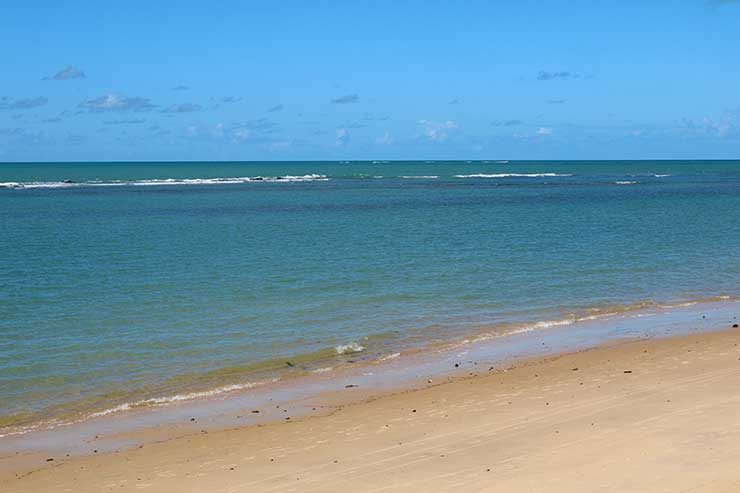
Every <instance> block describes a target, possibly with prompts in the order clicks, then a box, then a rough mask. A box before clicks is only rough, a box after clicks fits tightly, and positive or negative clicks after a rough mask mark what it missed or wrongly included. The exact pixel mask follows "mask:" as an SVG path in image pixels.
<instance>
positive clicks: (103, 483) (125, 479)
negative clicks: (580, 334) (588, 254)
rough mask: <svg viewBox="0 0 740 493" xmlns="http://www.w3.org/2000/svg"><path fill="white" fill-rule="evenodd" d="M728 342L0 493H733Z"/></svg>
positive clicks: (450, 385) (23, 475)
mask: <svg viewBox="0 0 740 493" xmlns="http://www.w3.org/2000/svg"><path fill="white" fill-rule="evenodd" d="M738 344H740V331H738V330H737V329H730V330H727V331H724V332H717V333H704V334H696V335H690V336H682V337H675V338H670V339H655V340H642V341H630V342H622V343H617V344H611V345H609V346H606V347H599V348H595V349H591V350H587V351H582V352H578V353H574V354H566V355H562V356H558V357H554V358H547V359H540V360H534V361H528V362H523V363H521V364H518V365H516V366H515V367H512V368H510V369H507V370H501V371H487V369H485V368H483V369H481V371H479V372H478V373H476V374H474V375H470V376H467V377H457V378H455V379H452V380H451V381H446V382H444V383H440V384H439V385H433V386H431V387H429V388H425V389H422V390H414V391H408V392H402V393H396V394H393V395H387V396H382V397H380V398H375V399H369V400H367V401H365V402H362V403H359V404H353V405H349V406H338V408H337V410H336V411H334V412H333V413H332V414H330V415H325V416H313V417H308V418H304V419H294V420H283V421H282V422H275V423H271V424H267V425H262V426H252V427H246V428H241V429H231V430H224V431H217V432H209V433H200V434H196V435H190V436H183V437H181V438H178V439H174V440H168V441H165V442H162V443H156V444H151V445H146V446H142V447H140V448H133V449H128V450H123V451H120V452H116V453H110V454H101V455H93V456H86V457H76V458H71V459H67V460H65V458H64V457H54V458H53V459H54V460H53V461H48V462H47V459H51V458H52V457H46V458H42V457H39V458H38V461H39V464H38V465H37V466H36V467H35V469H34V470H30V471H12V472H5V473H4V475H3V476H2V481H1V482H0V490H2V491H3V492H31V491H77V492H87V491H90V492H92V491H127V490H149V491H173V492H174V491H178V492H179V491H229V492H241V491H244V492H247V491H249V492H251V491H410V490H415V491H453V490H457V491H528V492H529V491H549V492H552V491H556V492H558V491H563V492H566V491H567V492H572V491H651V492H655V491H692V492H694V491H712V492H714V491H738V489H740V470H738V468H737V464H738V463H739V462H740V419H738V416H740V386H739V385H738V384H739V383H740V346H738ZM434 383H435V384H436V382H434ZM335 397H336V396H332V395H326V396H324V397H323V398H324V399H325V403H326V405H329V406H330V405H331V404H332V402H333V401H334V399H335Z"/></svg>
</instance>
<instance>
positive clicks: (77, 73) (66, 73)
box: [43, 65, 85, 80]
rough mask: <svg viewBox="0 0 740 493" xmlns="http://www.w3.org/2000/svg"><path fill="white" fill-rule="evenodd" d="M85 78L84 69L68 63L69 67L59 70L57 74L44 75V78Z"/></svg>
mask: <svg viewBox="0 0 740 493" xmlns="http://www.w3.org/2000/svg"><path fill="white" fill-rule="evenodd" d="M84 78H85V72H84V71H82V70H80V69H78V68H77V67H73V66H72V65H68V66H67V67H65V68H63V69H62V70H60V71H59V72H57V73H56V74H54V75H50V76H48V77H44V78H43V80H70V79H84Z"/></svg>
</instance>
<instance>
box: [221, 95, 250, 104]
mask: <svg viewBox="0 0 740 493" xmlns="http://www.w3.org/2000/svg"><path fill="white" fill-rule="evenodd" d="M243 99H244V98H242V97H241V96H224V97H222V98H219V100H218V101H219V102H220V103H238V102H239V101H242V100H243Z"/></svg>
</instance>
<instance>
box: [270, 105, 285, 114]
mask: <svg viewBox="0 0 740 493" xmlns="http://www.w3.org/2000/svg"><path fill="white" fill-rule="evenodd" d="M282 109H283V105H282V104H276V105H275V106H270V107H269V108H267V112H268V113H275V112H276V111H281V110H282Z"/></svg>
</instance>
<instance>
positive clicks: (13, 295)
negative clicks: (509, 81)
mask: <svg viewBox="0 0 740 493" xmlns="http://www.w3.org/2000/svg"><path fill="white" fill-rule="evenodd" d="M65 180H66V181H68V182H65ZM0 183H2V185H0V222H1V225H2V228H1V229H0V252H2V253H0V268H1V269H2V281H0V315H1V316H0V427H3V426H6V427H8V426H23V425H27V424H29V423H33V422H37V421H39V420H49V419H62V418H64V419H67V418H71V417H79V416H84V415H88V414H91V413H96V412H104V411H105V410H107V409H111V408H115V407H116V406H121V405H126V404H130V403H137V402H138V403H142V402H143V403H146V402H147V401H150V402H151V403H157V402H160V401H162V400H172V399H180V398H183V397H184V396H193V395H200V394H203V395H206V394H208V393H210V392H213V390H214V389H223V388H224V387H227V388H228V387H229V386H244V387H249V386H250V385H252V384H253V383H254V382H260V381H264V380H265V379H272V378H276V377H280V376H281V375H283V374H285V372H292V373H296V372H310V371H312V370H316V369H320V368H324V367H328V366H338V365H341V364H342V363H347V362H348V361H350V360H352V361H355V360H357V359H377V358H382V357H386V356H388V355H391V354H394V353H396V352H398V351H399V350H401V349H404V348H409V347H418V346H422V345H427V344H431V343H434V342H435V341H450V340H456V339H463V338H465V337H468V336H469V335H470V334H480V333H494V334H498V333H505V332H516V331H519V330H522V328H527V327H531V326H534V324H535V323H536V322H537V321H561V320H565V321H568V320H572V318H573V316H571V315H570V314H572V313H575V314H577V316H580V317H583V316H588V315H589V314H593V313H597V312H594V311H593V309H600V310H602V312H609V311H614V310H619V309H621V308H619V307H621V306H623V305H633V304H639V303H644V302H649V301H681V300H691V299H699V298H707V297H713V296H720V295H727V296H731V297H736V296H737V295H738V294H740V293H739V291H740V289H738V279H739V278H740V248H738V247H737V237H736V236H737V234H736V232H737V231H739V230H740V162H738V161H734V162H697V161H694V162H673V161H660V162H512V163H508V164H496V163H492V162H491V163H486V162H473V163H462V162H444V163H426V162H404V163H375V164H374V163H370V162H358V163H349V164H342V163H319V162H311V163H167V164H162V163H136V164H131V163H120V164H94V163H93V164H23V165H13V164H5V165H0ZM615 307H616V308H615ZM338 353H343V354H338ZM286 362H290V364H291V365H292V366H289V365H287V364H286Z"/></svg>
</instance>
